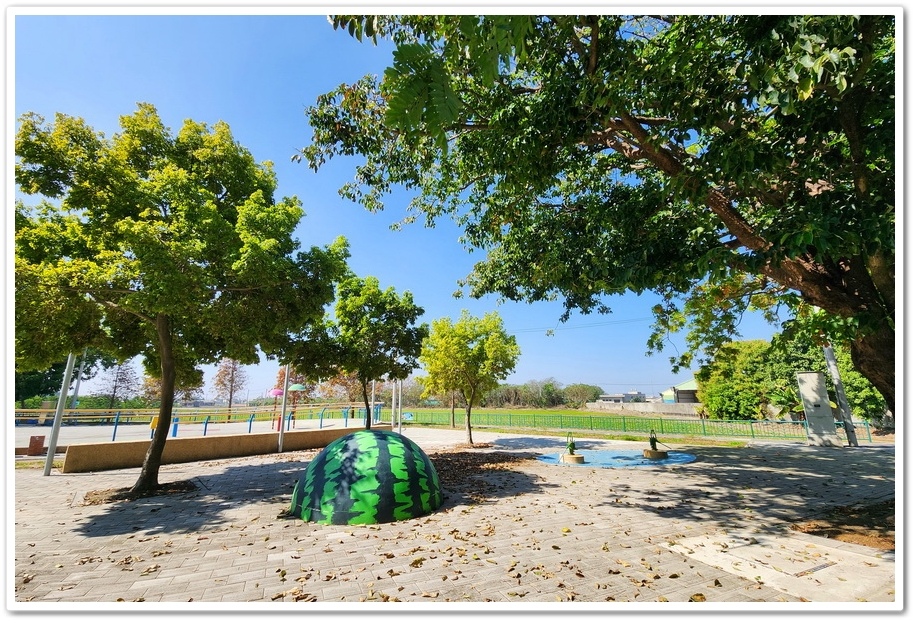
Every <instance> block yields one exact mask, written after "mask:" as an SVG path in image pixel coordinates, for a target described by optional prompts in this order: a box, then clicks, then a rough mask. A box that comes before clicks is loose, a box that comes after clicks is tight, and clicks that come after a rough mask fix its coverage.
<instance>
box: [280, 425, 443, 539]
mask: <svg viewBox="0 0 916 623" xmlns="http://www.w3.org/2000/svg"><path fill="white" fill-rule="evenodd" d="M441 505H442V491H441V489H440V487H439V476H438V474H436V469H435V467H433V464H432V462H431V461H430V460H429V457H428V456H427V455H426V453H425V452H423V450H422V449H420V447H419V446H417V445H416V444H415V443H414V442H413V441H411V440H410V439H408V438H407V437H405V436H403V435H400V434H398V433H395V432H394V431H386V430H359V431H356V432H353V433H350V434H347V435H344V436H343V437H340V438H338V439H336V440H335V441H333V442H331V443H330V444H328V446H327V447H326V448H325V449H324V450H322V451H321V452H320V453H319V454H318V456H316V457H315V458H314V459H313V460H312V461H311V462H310V463H309V465H308V467H306V470H305V472H304V473H303V474H302V476H301V477H300V479H299V481H298V482H297V483H296V486H295V487H294V488H293V496H292V502H291V504H290V512H291V513H292V514H293V515H296V516H297V517H300V518H302V520H303V521H311V522H315V523H322V524H338V525H340V524H351V525H355V524H374V523H388V522H391V521H401V520H404V519H413V518H414V517H420V516H422V515H426V514H428V513H431V512H432V511H434V510H436V509H437V508H439V507H440V506H441Z"/></svg>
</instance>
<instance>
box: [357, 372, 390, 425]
mask: <svg viewBox="0 0 916 623" xmlns="http://www.w3.org/2000/svg"><path fill="white" fill-rule="evenodd" d="M360 385H362V387H363V404H364V405H366V430H369V429H370V428H372V410H371V409H369V390H368V386H369V383H360ZM392 415H393V414H392Z"/></svg>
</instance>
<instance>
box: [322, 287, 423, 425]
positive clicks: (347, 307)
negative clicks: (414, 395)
mask: <svg viewBox="0 0 916 623" xmlns="http://www.w3.org/2000/svg"><path fill="white" fill-rule="evenodd" d="M422 315H423V308H422V307H419V306H418V305H416V304H415V303H414V301H413V294H411V293H410V292H404V293H403V294H401V295H399V294H398V293H397V292H396V291H395V290H394V288H391V287H389V288H386V289H385V290H382V289H381V287H380V286H379V281H378V279H376V278H375V277H366V278H365V279H363V278H360V277H350V278H349V279H345V280H343V281H342V282H341V283H340V286H339V287H338V292H337V304H336V307H335V319H336V320H335V323H334V324H333V326H332V327H331V334H332V336H333V341H334V344H335V345H336V352H337V358H336V362H337V364H338V366H339V369H340V371H342V372H345V373H346V372H349V373H352V374H353V375H354V376H355V377H356V379H357V380H358V381H359V385H360V389H361V390H362V398H363V404H364V405H365V407H366V428H367V429H369V428H371V427H372V407H371V405H370V404H369V385H370V384H371V383H372V381H374V380H380V379H382V378H388V379H391V380H396V379H406V378H407V377H408V376H409V375H410V373H411V372H412V371H413V369H414V368H415V367H416V365H417V357H418V355H419V354H420V348H421V346H422V344H423V340H424V338H426V336H427V335H428V334H429V327H428V326H427V325H426V324H417V320H418V319H419V318H420V316H422Z"/></svg>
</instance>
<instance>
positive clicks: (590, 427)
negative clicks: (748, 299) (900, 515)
mask: <svg viewBox="0 0 916 623" xmlns="http://www.w3.org/2000/svg"><path fill="white" fill-rule="evenodd" d="M412 416H413V417H412V422H413V423H414V424H428V425H433V426H450V425H451V421H452V416H451V412H450V411H427V410H414V411H412ZM462 419H463V418H462ZM471 426H472V427H477V426H480V427H491V428H526V429H535V430H555V431H567V430H574V431H580V432H581V431H593V432H600V433H621V434H627V433H638V434H646V435H648V434H649V431H655V433H656V435H659V436H664V435H677V436H691V437H726V438H739V439H781V440H782V439H784V440H799V441H804V440H806V439H807V438H808V423H807V422H805V421H801V422H793V421H787V420H708V419H700V418H684V419H677V418H668V417H640V416H629V415H597V414H586V413H583V414H581V415H580V414H554V413H544V414H541V413H511V412H505V413H502V412H500V413H487V412H480V413H474V412H472V413H471ZM835 426H836V428H837V434H838V435H839V436H840V438H841V439H844V440H846V441H848V439H846V430H845V428H844V426H843V423H842V422H835ZM855 428H856V436H857V437H858V436H860V435H861V436H862V437H864V438H866V439H867V440H868V441H869V442H870V441H871V440H872V439H871V427H870V426H869V424H868V422H856V423H855Z"/></svg>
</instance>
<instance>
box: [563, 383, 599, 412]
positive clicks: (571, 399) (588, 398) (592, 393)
mask: <svg viewBox="0 0 916 623" xmlns="http://www.w3.org/2000/svg"><path fill="white" fill-rule="evenodd" d="M603 393H604V390H603V389H601V388H600V387H598V386H597V385H588V384H586V383H573V384H572V385H567V386H566V388H565V389H564V390H563V396H564V398H565V400H566V404H568V405H569V406H571V407H575V408H577V409H581V408H582V407H584V406H585V403H587V402H594V401H595V400H598V396H600V395H601V394H603Z"/></svg>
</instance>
